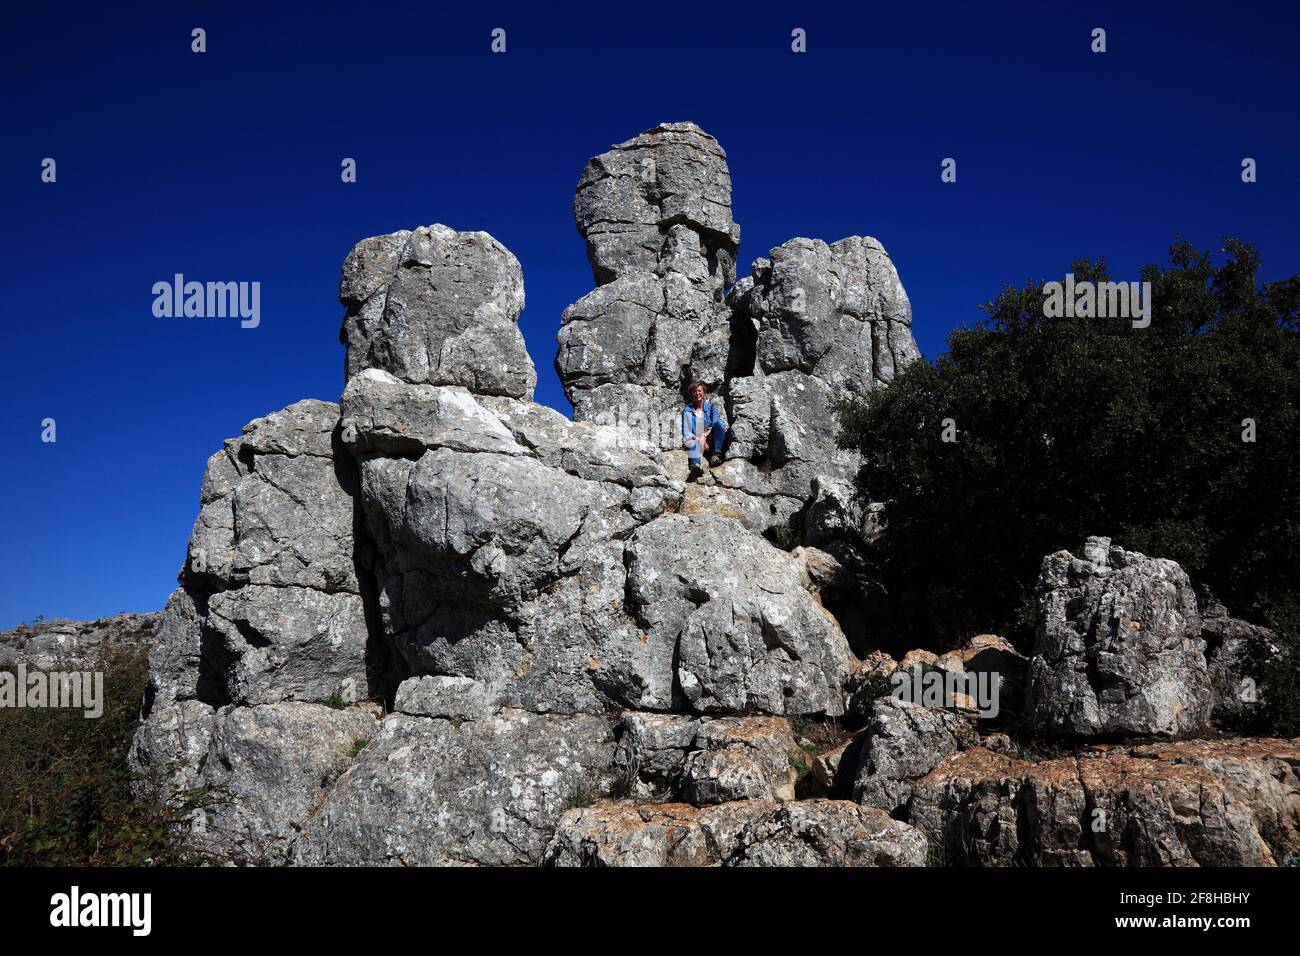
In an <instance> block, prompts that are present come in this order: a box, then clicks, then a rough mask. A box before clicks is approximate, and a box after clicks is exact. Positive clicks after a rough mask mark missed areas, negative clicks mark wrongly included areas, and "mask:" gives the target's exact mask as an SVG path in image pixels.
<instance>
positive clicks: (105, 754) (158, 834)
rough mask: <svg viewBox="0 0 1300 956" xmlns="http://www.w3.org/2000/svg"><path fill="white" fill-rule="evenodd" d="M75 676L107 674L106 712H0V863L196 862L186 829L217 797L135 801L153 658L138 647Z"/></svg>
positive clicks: (83, 666)
mask: <svg viewBox="0 0 1300 956" xmlns="http://www.w3.org/2000/svg"><path fill="white" fill-rule="evenodd" d="M68 669H69V670H99V671H102V672H103V673H104V713H103V715H102V716H100V717H99V718H96V719H87V718H86V717H85V716H83V711H81V710H73V709H53V708H36V709H27V708H23V709H12V708H5V709H3V710H0V864H3V865H8V866H138V865H142V864H155V865H182V864H190V863H197V862H199V860H198V859H197V854H196V853H195V852H194V851H193V850H192V848H190V847H188V846H187V845H186V844H185V842H184V841H183V840H182V839H180V838H179V836H178V834H179V833H180V832H182V827H181V826H180V824H181V823H182V821H184V820H185V819H186V818H187V817H188V816H189V814H190V813H192V812H193V811H194V810H195V809H196V808H198V807H199V806H201V805H205V803H206V802H207V801H208V800H209V799H210V795H209V794H204V793H195V794H191V795H190V798H191V799H190V800H189V801H187V802H186V803H185V805H183V806H178V807H170V806H165V805H163V804H161V803H159V802H156V801H153V800H150V799H140V800H133V799H132V797H131V788H130V775H129V772H128V768H127V752H128V751H129V749H130V746H131V737H132V735H133V734H134V733H135V728H136V725H137V723H138V719H139V707H140V699H141V695H142V694H143V693H144V688H145V683H146V682H147V680H148V671H149V664H148V655H147V652H145V651H143V650H136V649H132V650H130V651H122V652H117V653H113V652H110V653H108V655H107V656H105V657H104V658H103V659H101V660H97V661H89V662H84V661H83V662H78V663H76V664H69V665H68Z"/></svg>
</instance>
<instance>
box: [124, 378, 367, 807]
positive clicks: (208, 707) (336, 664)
mask: <svg viewBox="0 0 1300 956" xmlns="http://www.w3.org/2000/svg"><path fill="white" fill-rule="evenodd" d="M337 423H338V406H336V405H332V404H330V403H328V402H320V401H314V400H309V401H303V402H298V403H296V404H294V405H291V406H289V407H288V408H286V409H283V410H281V411H279V412H275V413H273V414H271V415H268V416H265V417H263V418H259V419H257V420H255V421H253V422H250V423H249V424H248V425H246V426H245V427H244V433H243V435H241V436H240V437H239V438H234V439H230V440H229V441H227V442H226V443H225V447H224V449H223V450H222V451H220V452H218V453H217V454H216V455H214V456H212V458H211V459H210V460H209V462H208V467H207V471H206V474H205V476H204V481H203V486H202V489H201V492H200V503H201V507H200V513H199V517H198V519H197V521H196V522H195V526H194V531H193V533H192V534H191V537H190V543H189V548H188V552H187V560H186V564H185V567H184V569H183V570H182V572H181V576H180V577H181V587H180V588H179V589H178V590H177V591H176V592H174V593H173V594H172V596H171V598H170V599H169V600H168V602H167V607H166V608H165V609H164V611H163V614H162V618H161V622H160V624H159V626H158V634H157V643H156V644H155V646H154V647H153V648H152V650H151V651H150V679H149V686H148V688H147V690H146V693H145V699H144V702H143V705H142V708H141V712H142V713H141V716H142V720H141V724H140V727H139V728H138V729H137V732H136V735H135V739H134V742H133V746H132V749H131V755H130V764H131V767H132V769H133V771H134V773H135V774H136V776H137V778H138V781H139V786H141V787H156V788H158V792H159V793H160V795H161V796H162V798H163V799H167V800H172V801H177V800H181V799H183V793H182V791H184V790H187V789H192V788H193V787H194V786H196V785H198V783H199V782H200V765H201V764H202V762H203V761H204V759H205V755H207V753H208V745H209V742H210V739H211V735H212V734H213V732H214V728H215V727H216V723H215V720H216V717H215V712H216V708H218V707H221V706H223V705H227V704H231V703H235V704H239V705H248V706H251V705H258V704H279V703H280V702H285V701H323V700H328V699H341V700H344V701H355V700H361V699H364V698H366V697H367V696H369V694H370V693H371V688H370V674H369V671H370V660H369V659H368V654H367V652H368V643H369V634H368V628H367V625H366V619H365V613H364V601H363V598H362V597H361V593H360V583H359V580H358V578H357V575H356V562H357V547H356V542H355V541H354V538H353V525H354V518H355V516H354V501H353V497H354V495H355V493H356V486H357V476H356V472H355V466H354V465H353V464H352V462H351V460H350V459H349V458H348V457H347V456H346V455H343V456H335V449H336V447H337V446H336V441H335V431H336V426H337ZM294 726H296V727H301V726H303V725H302V724H301V723H298V724H294ZM303 745H304V746H309V745H310V741H305V742H304V744H303Z"/></svg>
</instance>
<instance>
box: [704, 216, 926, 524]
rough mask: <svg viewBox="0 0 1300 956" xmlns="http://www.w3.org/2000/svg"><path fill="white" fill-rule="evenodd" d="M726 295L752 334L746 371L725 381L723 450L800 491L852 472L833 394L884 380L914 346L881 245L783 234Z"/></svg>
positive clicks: (860, 393) (909, 357)
mask: <svg viewBox="0 0 1300 956" xmlns="http://www.w3.org/2000/svg"><path fill="white" fill-rule="evenodd" d="M728 301H729V302H731V304H732V305H733V307H734V308H735V311H736V314H737V316H738V317H740V318H743V319H746V320H748V321H749V322H750V323H752V325H753V327H754V329H755V332H756V335H757V349H756V357H757V361H756V364H755V367H754V370H753V373H752V375H751V377H748V378H746V377H737V378H735V379H733V380H732V381H730V382H728V385H727V389H728V398H729V401H730V405H731V408H732V417H733V419H734V424H735V431H736V435H737V441H736V444H735V446H734V447H733V449H732V452H731V454H732V456H733V457H739V458H751V459H753V458H759V459H765V460H766V461H768V462H770V464H771V466H772V467H773V468H775V469H776V470H777V472H778V474H779V477H778V476H770V477H769V478H768V481H769V483H770V484H771V485H772V486H773V487H780V488H782V489H783V491H784V493H787V494H790V493H793V494H794V495H795V496H796V497H800V498H805V497H807V496H808V494H809V493H810V492H811V491H812V482H813V480H814V479H816V478H817V477H818V476H827V477H830V478H849V477H852V475H853V472H854V471H855V468H856V463H855V461H854V459H853V457H852V455H851V454H849V453H848V452H844V451H842V450H840V449H837V448H836V446H835V429H834V424H833V423H834V422H835V413H834V403H835V402H836V401H837V400H839V399H843V398H849V397H858V398H861V397H864V396H865V395H867V394H868V393H869V392H870V391H871V389H873V388H875V387H877V386H879V385H886V384H888V383H889V382H890V381H892V380H893V377H894V374H895V372H896V371H898V370H899V369H901V368H902V367H903V366H905V365H907V364H908V363H910V362H912V361H915V360H916V359H917V358H918V357H919V355H920V352H919V351H918V349H917V347H916V342H915V341H914V340H913V338H912V307H911V304H910V303H909V302H908V299H907V293H906V292H905V291H904V290H903V285H902V283H901V282H900V281H899V278H898V273H897V271H896V270H895V269H894V266H893V263H891V262H890V260H889V256H888V255H886V253H885V250H884V247H883V246H881V244H880V243H879V242H878V241H876V240H875V239H873V238H870V237H862V236H850V237H849V238H847V239H841V240H840V241H839V242H836V243H834V244H832V245H827V244H826V243H824V242H822V241H821V240H817V239H791V240H790V241H789V242H787V243H785V244H784V245H781V246H778V247H777V248H775V249H773V250H772V251H771V252H770V253H769V254H768V257H767V258H765V259H758V260H756V261H755V262H754V267H753V273H752V275H751V276H750V277H749V278H747V279H744V280H742V281H741V282H739V283H737V284H736V286H735V288H733V289H732V290H731V292H730V294H729V296H728Z"/></svg>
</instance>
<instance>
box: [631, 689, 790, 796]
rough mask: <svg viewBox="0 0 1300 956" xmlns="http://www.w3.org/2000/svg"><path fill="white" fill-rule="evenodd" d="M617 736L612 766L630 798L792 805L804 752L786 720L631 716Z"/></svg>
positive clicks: (772, 718) (643, 714) (669, 715)
mask: <svg viewBox="0 0 1300 956" xmlns="http://www.w3.org/2000/svg"><path fill="white" fill-rule="evenodd" d="M615 732H616V734H617V736H618V747H617V749H616V751H615V755H614V764H615V766H616V767H617V768H618V769H619V771H620V773H621V774H622V775H623V780H624V787H625V789H626V791H627V792H628V793H630V794H632V795H635V796H638V797H643V798H644V797H661V798H662V797H670V798H674V799H681V800H685V801H686V802H688V803H693V804H696V805H704V804H712V803H724V802H727V801H731V800H749V799H764V800H778V799H779V800H793V799H794V779H795V778H794V771H793V770H792V768H791V764H790V760H791V756H792V755H793V754H796V753H798V748H797V747H796V745H795V742H794V737H793V735H792V734H791V732H790V725H789V724H788V723H786V721H785V720H784V719H782V718H780V717H757V716H755V717H723V718H710V717H703V718H696V717H686V716H681V715H677V714H648V713H638V712H630V713H628V714H625V715H624V716H623V719H622V721H621V722H620V724H619V726H618V728H617V729H616V731H615Z"/></svg>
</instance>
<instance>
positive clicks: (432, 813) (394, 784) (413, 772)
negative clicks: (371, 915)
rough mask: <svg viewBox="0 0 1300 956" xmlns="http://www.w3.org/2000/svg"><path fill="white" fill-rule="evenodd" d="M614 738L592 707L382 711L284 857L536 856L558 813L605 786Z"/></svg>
mask: <svg viewBox="0 0 1300 956" xmlns="http://www.w3.org/2000/svg"><path fill="white" fill-rule="evenodd" d="M613 750H614V737H613V733H612V732H611V729H610V727H609V725H608V723H607V722H606V720H605V719H604V718H603V717H595V716H588V715H577V716H560V715H554V714H529V713H527V712H524V711H516V710H504V711H501V712H500V713H499V714H497V715H495V716H493V717H487V718H483V719H481V720H473V721H466V722H465V723H462V724H459V725H457V724H456V723H453V722H452V721H448V720H439V719H434V718H428V717H407V716H398V715H395V716H391V717H388V718H386V719H384V721H383V722H382V724H381V725H380V728H379V731H378V732H377V733H376V734H375V735H374V737H373V738H372V739H371V741H370V743H369V744H368V745H367V746H366V748H365V749H364V750H362V751H361V753H360V754H359V755H358V757H357V758H356V760H355V762H354V763H353V764H352V766H351V768H350V769H349V770H348V771H347V773H345V774H344V775H343V776H342V777H341V778H340V779H339V780H338V782H337V783H336V784H335V785H334V787H333V788H332V789H331V790H330V792H329V794H328V796H326V797H325V799H324V802H323V804H322V805H321V807H320V809H319V810H318V811H317V812H316V813H315V814H314V815H313V816H312V818H311V819H310V820H309V821H308V822H307V823H306V824H305V826H304V827H303V832H302V835H301V837H300V838H299V840H298V841H297V843H296V846H295V851H294V861H295V862H297V863H303V864H310V865H322V864H343V865H375V864H389V865H406V866H420V865H423V866H440V865H463V864H481V865H489V866H505V865H511V864H529V863H538V862H540V860H541V858H542V851H543V849H544V848H545V846H546V841H547V838H548V836H549V831H550V828H551V827H553V826H554V825H555V822H556V821H557V820H558V819H559V817H560V815H561V813H562V812H563V811H564V810H565V809H567V808H568V807H569V806H572V805H573V804H574V803H575V802H585V801H588V800H590V799H592V798H593V797H594V796H598V795H599V794H600V792H601V788H602V787H605V786H607V782H608V779H609V777H608V775H607V774H603V771H604V770H605V768H607V767H609V766H610V763H611V760H612V757H613Z"/></svg>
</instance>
